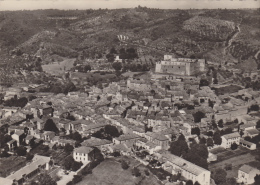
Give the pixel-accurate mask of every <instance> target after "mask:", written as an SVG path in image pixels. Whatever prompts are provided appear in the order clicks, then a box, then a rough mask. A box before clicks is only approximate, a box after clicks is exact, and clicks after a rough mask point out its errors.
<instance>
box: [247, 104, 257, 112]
mask: <svg viewBox="0 0 260 185" xmlns="http://www.w3.org/2000/svg"><path fill="white" fill-rule="evenodd" d="M249 110H250V111H259V105H257V104H256V105H251V107H250V108H249Z"/></svg>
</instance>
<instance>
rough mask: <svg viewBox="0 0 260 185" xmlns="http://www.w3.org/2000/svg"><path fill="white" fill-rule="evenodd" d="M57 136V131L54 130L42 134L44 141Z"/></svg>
mask: <svg viewBox="0 0 260 185" xmlns="http://www.w3.org/2000/svg"><path fill="white" fill-rule="evenodd" d="M54 137H55V132H52V131H44V132H43V134H42V139H43V140H44V141H51V140H52V138H54Z"/></svg>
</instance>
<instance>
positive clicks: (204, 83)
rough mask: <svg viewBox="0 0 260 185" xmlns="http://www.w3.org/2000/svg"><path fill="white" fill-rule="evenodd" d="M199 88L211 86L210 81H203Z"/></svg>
mask: <svg viewBox="0 0 260 185" xmlns="http://www.w3.org/2000/svg"><path fill="white" fill-rule="evenodd" d="M199 86H200V87H202V86H209V81H208V80H206V79H201V80H200V85H199Z"/></svg>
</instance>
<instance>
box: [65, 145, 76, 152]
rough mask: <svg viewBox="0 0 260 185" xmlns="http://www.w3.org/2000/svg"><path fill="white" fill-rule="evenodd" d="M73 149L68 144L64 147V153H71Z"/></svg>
mask: <svg viewBox="0 0 260 185" xmlns="http://www.w3.org/2000/svg"><path fill="white" fill-rule="evenodd" d="M73 149H74V147H73V146H72V145H70V144H69V143H67V144H66V145H65V147H64V151H65V152H66V153H71V152H72V151H73Z"/></svg>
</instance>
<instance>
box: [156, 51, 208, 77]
mask: <svg viewBox="0 0 260 185" xmlns="http://www.w3.org/2000/svg"><path fill="white" fill-rule="evenodd" d="M204 70H205V59H189V58H173V56H172V55H164V60H163V61H159V62H156V66H155V73H162V74H172V75H182V76H192V75H195V74H197V73H198V72H203V71H204Z"/></svg>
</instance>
